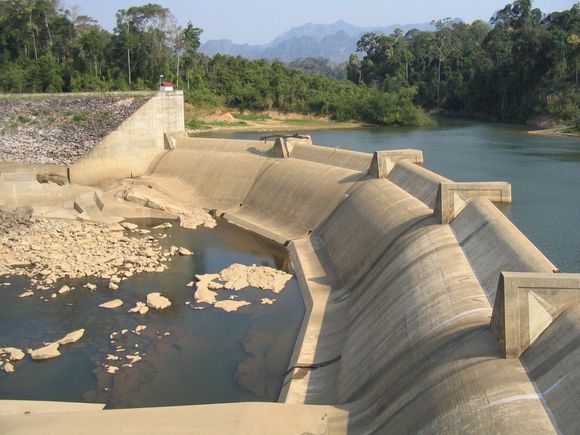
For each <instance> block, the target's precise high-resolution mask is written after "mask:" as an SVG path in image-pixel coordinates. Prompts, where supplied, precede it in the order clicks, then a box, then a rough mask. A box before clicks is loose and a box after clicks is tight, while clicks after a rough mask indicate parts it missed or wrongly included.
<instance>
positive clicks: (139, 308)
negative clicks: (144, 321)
mask: <svg viewBox="0 0 580 435" xmlns="http://www.w3.org/2000/svg"><path fill="white" fill-rule="evenodd" d="M147 311H149V307H148V306H147V305H146V304H145V303H143V302H137V304H135V307H134V308H131V309H130V310H129V311H127V312H128V313H139V314H145V313H146V312H147Z"/></svg>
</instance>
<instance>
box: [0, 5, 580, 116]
mask: <svg viewBox="0 0 580 435" xmlns="http://www.w3.org/2000/svg"><path fill="white" fill-rule="evenodd" d="M433 24H434V25H435V31H429V32H424V31H419V30H411V31H409V32H407V33H406V34H404V33H403V32H402V31H401V30H399V29H397V30H395V31H394V32H393V33H392V34H391V35H382V34H376V33H367V34H365V35H363V36H362V37H361V38H360V40H359V41H358V44H357V51H356V53H353V54H352V55H351V56H350V58H349V61H348V63H346V64H343V65H340V66H339V65H334V64H332V63H330V62H329V61H328V60H326V59H316V58H307V59H301V60H297V61H294V62H292V63H291V64H289V65H284V64H282V63H281V62H278V61H273V62H272V61H266V60H253V61H250V60H246V59H243V58H241V57H231V56H222V55H219V54H218V55H216V56H214V57H213V58H209V57H207V56H204V55H202V54H200V53H199V52H198V49H199V46H200V36H201V34H202V30H201V29H200V28H198V27H195V26H194V25H193V24H192V22H191V21H190V22H188V24H187V25H186V26H185V27H180V26H179V25H178V24H177V20H176V19H175V17H174V16H173V15H172V13H171V11H170V10H169V9H167V8H165V7H163V6H160V5H157V4H146V5H143V6H133V7H129V8H127V9H120V10H119V11H117V14H116V26H115V29H114V30H113V32H108V31H106V30H104V29H103V28H101V27H100V26H99V25H98V23H97V22H96V21H94V20H93V19H92V18H91V17H88V16H82V15H81V16H75V15H73V14H72V13H71V12H70V11H69V10H66V9H63V8H61V7H60V2H59V1H58V0H5V1H1V2H0V92H72V91H81V90H83V91H85V90H86V91H108V90H128V89H153V88H156V87H157V86H158V82H159V78H160V75H163V76H164V77H165V78H166V79H167V80H171V81H174V82H175V85H176V87H177V88H178V89H183V90H184V91H185V93H186V97H187V98H188V99H190V100H193V101H194V102H198V103H199V102H201V103H205V104H216V105H219V104H225V105H228V106H231V107H235V108H238V109H240V110H269V109H277V110H281V111H296V112H303V113H314V114H320V115H329V116H331V117H333V118H335V119H359V120H365V121H369V122H376V123H380V124H412V125H416V124H421V123H423V122H425V120H426V119H427V117H426V115H425V113H424V112H423V110H422V109H425V110H426V111H449V112H454V113H463V114H470V115H477V116H485V117H488V118H490V119H499V120H515V121H525V120H527V119H529V118H530V117H532V116H534V115H538V114H548V115H551V116H553V117H555V118H558V119H561V120H565V121H572V122H574V121H575V122H578V119H580V109H579V107H580V94H579V88H578V84H579V82H578V80H579V69H580V3H577V4H575V5H574V6H573V7H572V8H571V9H569V10H565V11H561V12H554V13H551V14H550V15H545V14H543V13H542V12H541V11H540V10H539V9H537V8H534V7H533V5H532V2H531V0H515V1H514V2H513V3H510V4H508V5H506V6H505V7H503V8H502V9H500V10H499V11H497V12H496V13H495V14H494V15H493V16H492V17H491V19H490V21H489V23H486V22H483V21H474V22H473V23H471V24H468V23H463V22H458V21H453V20H450V19H440V20H436V21H433ZM345 79H346V80H345Z"/></svg>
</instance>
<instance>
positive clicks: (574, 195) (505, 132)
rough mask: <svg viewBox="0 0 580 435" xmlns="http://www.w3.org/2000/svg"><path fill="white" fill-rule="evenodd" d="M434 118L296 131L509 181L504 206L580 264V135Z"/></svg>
mask: <svg viewBox="0 0 580 435" xmlns="http://www.w3.org/2000/svg"><path fill="white" fill-rule="evenodd" d="M438 122H439V125H438V126H436V127H427V128H378V127H376V128H361V129H353V130H330V131H313V132H308V131H307V130H306V131H305V130H303V131H301V132H302V133H308V134H311V135H312V139H313V141H314V143H316V144H319V145H326V146H329V147H340V148H348V149H353V150H357V151H366V152H374V151H376V150H385V149H399V148H417V149H421V150H423V153H424V158H425V166H426V167H427V168H429V169H431V170H433V171H435V172H437V173H439V174H441V175H443V176H445V177H448V178H450V179H452V180H456V181H480V180H483V181H508V182H510V183H511V184H512V194H513V203H512V204H511V205H507V206H501V209H502V211H503V212H504V213H505V214H506V215H507V216H508V217H509V218H510V219H511V220H512V221H513V222H514V223H515V224H516V225H517V226H518V227H519V228H520V230H522V231H523V232H524V234H526V236H528V238H530V239H531V240H532V242H534V244H535V245H536V246H537V247H538V248H540V250H541V251H542V252H544V254H545V255H546V256H547V257H548V258H550V260H552V262H554V263H555V264H556V266H558V267H559V268H560V270H562V271H564V272H580V138H569V137H548V136H534V135H530V134H528V133H527V130H529V127H526V126H517V125H510V124H491V123H481V122H473V121H466V120H453V119H439V120H438ZM259 135H260V134H259V133H237V134H229V135H227V137H235V138H239V139H242V138H243V139H249V138H252V139H256V138H257V137H259ZM221 136H222V137H226V135H225V134H224V133H221Z"/></svg>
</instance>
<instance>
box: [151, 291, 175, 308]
mask: <svg viewBox="0 0 580 435" xmlns="http://www.w3.org/2000/svg"><path fill="white" fill-rule="evenodd" d="M170 305H171V301H170V300H169V299H167V298H166V297H165V296H161V293H159V292H154V293H149V294H148V295H147V306H148V307H149V308H153V309H155V310H164V309H165V308H167V307H169V306H170Z"/></svg>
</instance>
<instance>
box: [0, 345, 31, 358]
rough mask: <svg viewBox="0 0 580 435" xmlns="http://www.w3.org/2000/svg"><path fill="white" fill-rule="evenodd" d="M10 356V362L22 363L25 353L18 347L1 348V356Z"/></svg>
mask: <svg viewBox="0 0 580 435" xmlns="http://www.w3.org/2000/svg"><path fill="white" fill-rule="evenodd" d="M6 354H8V359H9V360H10V361H20V360H21V359H22V358H24V355H25V354H24V352H23V351H22V350H20V349H18V348H17V347H2V348H0V355H6Z"/></svg>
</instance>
